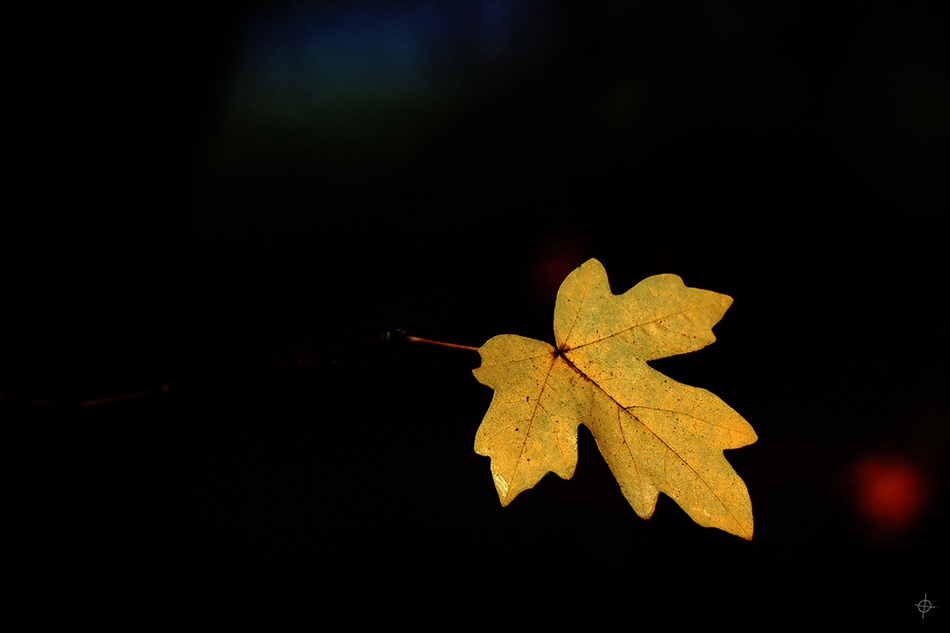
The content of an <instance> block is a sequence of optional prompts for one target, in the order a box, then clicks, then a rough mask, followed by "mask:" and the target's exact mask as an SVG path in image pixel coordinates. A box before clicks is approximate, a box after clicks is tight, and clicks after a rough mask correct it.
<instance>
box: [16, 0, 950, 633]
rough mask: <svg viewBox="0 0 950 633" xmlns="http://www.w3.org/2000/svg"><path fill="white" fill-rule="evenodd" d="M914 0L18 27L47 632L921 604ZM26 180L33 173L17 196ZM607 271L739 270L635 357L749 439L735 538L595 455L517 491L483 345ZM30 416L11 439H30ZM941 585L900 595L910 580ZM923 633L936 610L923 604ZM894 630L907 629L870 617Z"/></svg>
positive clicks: (48, 13)
mask: <svg viewBox="0 0 950 633" xmlns="http://www.w3.org/2000/svg"><path fill="white" fill-rule="evenodd" d="M946 17H947V16H946V10H945V9H939V10H938V9H935V8H934V4H932V3H927V4H924V3H897V2H873V3H837V2H831V3H800V2H795V3H793V2H769V3H752V2H735V1H710V0H706V1H694V2H656V1H653V0H645V1H630V2H613V1H611V2H595V3H568V2H531V1H528V2H519V3H509V2H499V1H493V0H460V1H458V2H451V3H445V2H431V1H422V0H403V1H389V2H376V1H363V0H360V1H352V0H351V1H349V2H319V3H318V2H305V1H301V2H270V3H255V2H237V3H232V4H231V5H230V6H229V7H228V8H227V9H224V10H221V11H205V10H200V9H196V8H195V7H194V6H193V5H185V4H183V3H180V4H176V3H170V4H169V3H165V4H162V5H154V6H151V5H149V6H147V7H146V6H143V5H136V6H135V7H134V8H130V7H129V6H126V5H125V4H124V3H108V2H98V3H82V4H79V5H77V4H69V5H65V6H62V7H55V8H54V7H48V8H46V9H43V10H42V11H37V14H36V16H34V18H33V19H32V21H31V23H30V24H29V25H28V26H29V28H28V29H27V30H28V34H29V48H28V50H27V51H26V54H25V55H24V57H25V63H24V64H23V65H24V66H25V67H26V68H27V82H28V83H27V89H26V91H25V93H26V94H25V102H24V105H25V107H26V109H27V111H28V117H27V118H26V119H25V121H26V122H27V124H26V126H25V127H26V130H25V132H26V135H27V139H28V140H27V144H26V145H25V146H24V147H23V148H22V151H20V156H19V161H18V162H19V163H20V164H21V165H22V166H23V167H25V168H26V170H27V175H26V176H25V177H24V178H23V179H22V180H21V182H22V184H23V185H25V187H26V188H27V189H28V190H29V195H28V196H27V197H25V198H22V199H23V200H25V202H22V203H20V204H21V205H23V209H22V211H20V212H19V213H18V214H16V215H17V218H18V219H20V220H24V222H23V225H22V228H20V226H19V223H18V228H17V229H16V230H12V231H11V235H12V237H13V238H14V240H13V241H14V242H15V244H14V245H13V246H12V248H11V250H10V251H9V252H11V253H12V255H13V259H14V263H13V267H12V271H13V272H12V274H11V275H10V276H9V278H7V279H6V280H5V281H6V282H7V284H6V285H7V288H8V292H7V295H6V296H7V297H8V300H9V301H10V303H9V304H8V305H7V306H6V307H5V308H4V310H3V312H4V316H3V319H4V321H5V324H6V325H5V327H4V331H5V332H6V333H7V334H6V336H5V337H4V338H5V339H6V340H4V341H2V346H3V347H2V349H3V350H4V352H3V354H2V358H0V363H2V375H0V378H2V385H0V394H2V400H0V415H3V417H4V418H6V419H8V420H13V421H14V422H16V424H14V425H11V427H10V428H15V429H22V430H24V431H25V433H24V436H23V440H22V441H20V440H18V439H16V440H14V441H13V446H11V449H13V450H14V451H15V452H16V453H17V455H18V456H20V455H22V458H21V459H20V460H17V461H18V462H19V461H22V462H23V464H22V466H20V467H18V468H17V472H18V478H17V479H16V480H14V482H13V487H14V488H15V489H16V491H17V494H23V495H24V497H23V500H24V502H25V504H26V506H25V509H24V510H23V512H22V514H21V515H20V516H21V517H24V518H23V519H22V523H23V525H22V527H23V528H24V529H25V534H26V536H27V537H28V538H29V541H28V542H29V543H31V544H30V545H29V546H28V547H26V548H25V549H26V552H27V555H28V556H29V558H30V559H31V563H30V565H29V570H28V573H29V578H30V580H29V581H28V582H27V583H25V584H26V586H27V587H30V588H33V587H35V588H36V589H37V591H36V592H35V595H37V596H39V599H40V603H39V604H38V605H37V607H36V614H37V617H38V618H39V619H40V621H43V620H46V621H49V622H52V623H53V624H54V625H56V626H59V627H66V626H68V627H70V628H71V629H77V628H78V629H81V628H82V627H88V629H89V630H112V629H115V630H152V629H154V630H168V627H169V625H173V626H179V625H180V624H181V623H188V625H191V624H193V623H194V624H207V625H211V626H216V625H219V624H221V623H222V622H224V621H226V620H232V619H233V620H235V621H239V622H244V623H247V622H249V621H251V619H252V618H258V617H259V618H262V620H263V621H265V622H269V623H270V624H271V625H275V624H276V625H281V624H304V625H306V624H311V623H312V624H319V623H323V622H324V621H326V622H334V621H338V619H339V618H340V617H341V616H346V617H347V620H346V621H347V622H353V623H355V624H363V623H364V622H366V623H368V624H375V623H377V621H384V622H386V623H387V624H404V623H407V624H409V625H413V624H416V623H420V624H422V623H425V624H427V625H432V624H435V625H437V626H438V625H442V626H444V627H446V628H448V627H454V626H455V625H456V624H457V623H458V622H465V621H468V620H484V621H485V622H490V623H492V624H493V625H494V626H501V627H507V626H512V627H514V626H519V625H525V624H529V623H530V624H533V625H535V626H538V625H541V626H545V625H547V624H549V623H550V622H557V623H559V624H560V625H564V624H567V623H569V622H571V623H576V624H577V625H579V626H587V627H591V626H598V625H599V624H601V623H603V624H605V625H612V626H614V625H616V624H617V623H618V622H621V623H624V624H627V623H629V625H630V626H637V625H642V624H646V625H651V626H652V625H657V624H682V623H696V624H701V623H705V624H710V625H712V624H718V623H720V622H724V623H728V625H729V626H739V627H743V626H749V627H752V626H755V627H763V626H764V627H771V626H773V624H774V623H796V624H806V623H809V624H810V623H825V622H830V623H842V624H850V625H855V626H858V625H862V624H868V625H877V626H884V625H885V624H886V625H892V626H893V625H902V626H908V627H909V626H939V623H940V621H941V620H946V619H947V618H948V617H950V592H948V583H947V574H946V570H947V568H948V566H947V562H948V560H947V552H946V549H947V548H946V546H945V538H946V534H948V533H950V530H948V527H950V526H948V520H947V494H948V492H947V483H948V480H947V477H946V461H947V456H948V442H950V426H948V423H950V404H948V395H947V391H948V390H947V385H948V384H950V380H948V373H950V372H948V370H947V363H946V359H947V357H948V356H947V352H948V344H947V338H948V337H947V336H946V334H945V333H944V332H943V328H944V325H945V321H946V305H947V302H946V298H945V295H946V288H947V286H946V272H947V264H946V255H945V248H946V247H945V244H946V239H945V236H946V229H945V228H941V227H942V226H943V224H942V221H941V220H940V219H939V218H940V217H941V216H942V215H945V213H946V210H947V208H948V202H950V200H948V194H947V186H948V174H950V164H948V163H950V161H948V153H947V147H948V141H950V77H948V74H950V73H948V68H950V58H948V48H947V44H946V32H947V30H946V27H947V22H946V19H945V18H946ZM17 184H20V182H18V183H17ZM590 257H596V258H598V259H599V260H600V261H601V262H602V263H603V264H604V266H605V267H606V269H607V272H608V275H609V277H610V281H611V286H612V288H613V291H614V292H615V293H618V294H619V293H622V292H624V291H626V290H627V289H629V288H630V287H631V286H633V285H634V284H635V283H637V282H638V281H640V280H641V279H643V278H645V277H647V276H649V275H653V274H657V273H675V274H678V275H680V276H681V277H682V278H683V279H684V281H685V282H686V284H687V285H689V286H694V287H699V288H705V289H709V290H714V291H717V292H721V293H725V294H728V295H730V296H732V297H733V298H734V300H735V301H734V304H733V306H732V307H731V308H730V310H729V311H728V312H727V313H726V316H725V318H724V319H723V321H722V322H721V323H720V324H719V325H717V326H716V328H715V332H716V335H717V339H718V340H717V342H716V343H715V344H714V345H712V346H710V347H708V348H706V349H704V350H702V351H700V352H697V353H694V354H689V355H685V356H681V357H676V358H671V359H664V360H661V361H657V362H655V363H652V364H653V366H654V367H655V368H657V369H658V370H660V371H663V372H664V373H667V374H668V375H670V376H671V377H673V378H675V379H677V380H679V381H681V382H684V383H687V384H691V385H695V386H700V387H704V388H707V389H709V390H711V391H712V392H714V393H716V394H717V395H719V396H720V397H721V398H723V399H724V400H725V401H726V402H727V403H729V404H730V405H731V406H733V408H735V409H736V410H737V411H738V412H739V413H740V414H742V415H743V416H744V417H745V418H746V419H748V420H749V421H750V422H751V424H752V425H753V426H754V428H755V429H756V431H757V433H758V435H759V441H758V442H757V443H756V444H754V445H752V446H749V447H745V448H742V449H739V450H735V451H728V452H727V457H728V459H729V460H730V462H731V463H732V464H733V466H734V467H735V468H736V470H737V471H738V472H739V474H740V475H741V476H742V477H743V479H744V480H745V481H746V483H747V485H748V488H749V490H750V493H751V497H752V503H753V508H754V512H755V521H756V531H755V536H754V539H753V540H752V541H751V542H746V541H744V540H742V539H739V538H737V537H735V536H731V535H728V534H725V533H723V532H719V531H716V530H704V529H702V528H700V527H698V526H696V525H695V524H693V523H692V522H691V521H690V520H689V518H688V517H687V516H686V515H685V513H683V512H682V511H681V510H680V509H679V508H678V507H677V506H676V504H675V503H673V502H672V501H671V500H670V499H668V498H666V497H664V496H661V498H660V501H659V503H658V505H657V509H656V512H655V514H654V516H653V517H652V518H651V519H650V520H649V521H643V520H641V519H639V518H638V517H637V516H636V514H635V513H634V512H633V510H632V509H631V508H630V507H629V505H627V503H626V501H625V500H624V498H623V496H622V495H621V493H620V491H619V488H618V487H617V485H616V483H615V481H614V479H613V477H612V476H611V474H610V472H609V471H608V469H607V467H606V465H605V464H604V462H603V460H602V458H601V457H600V455H599V454H598V452H597V449H596V446H595V444H594V442H593V439H592V437H591V436H590V434H589V433H588V432H587V430H586V429H584V428H583V427H582V428H581V429H580V431H579V434H580V440H579V443H580V457H579V462H578V467H577V471H576V474H575V476H574V478H573V479H572V480H571V481H563V480H560V479H558V478H557V477H556V476H554V475H548V476H547V477H546V478H545V479H544V480H542V482H541V483H540V484H539V485H538V486H537V487H536V488H535V489H533V490H531V491H528V492H526V493H524V494H522V495H521V496H520V497H519V498H518V499H517V500H516V502H514V503H513V504H511V505H510V506H509V507H507V508H501V507H500V505H499V503H498V499H497V496H496V493H495V491H494V487H493V484H492V480H491V476H490V474H489V466H488V459H486V458H483V457H479V456H477V455H475V454H474V452H473V450H472V444H473V441H474V436H475V430H476V429H477V427H478V424H479V423H480V421H481V418H482V416H483V415H484V413H485V412H486V411H487V409H488V405H489V403H490V402H491V397H492V392H491V390H490V389H488V388H487V387H484V386H483V385H481V384H479V383H478V382H477V381H476V380H475V379H474V378H473V376H472V375H471V369H473V368H474V367H477V366H478V364H479V357H478V354H477V353H475V352H472V351H466V350H456V349H449V348H441V347H435V346H427V345H419V344H406V345H392V346H378V347H372V348H369V349H367V350H365V351H364V352H363V353H360V354H348V355H345V356H344V357H342V358H340V359H339V360H338V362H336V363H334V364H329V363H324V364H321V365H320V366H318V367H316V368H315V369H314V370H313V371H310V372H300V373H296V374H292V375H289V376H282V377H273V378H268V379H264V380H258V381H254V382H248V383H241V384H237V385H232V386H228V387H223V388H220V389H216V390H209V391H203V392H199V393H194V394H184V395H180V396H178V397H166V398H145V399H140V400H134V401H129V402H124V403H118V404H112V405H102V406H97V407H86V408H76V407H71V406H69V403H70V402H76V401H82V400H88V399H94V398H101V397H107V396H111V395H114V394H120V393H129V392H135V391H138V390H142V389H148V388H151V387H154V386H156V385H160V384H162V383H163V382H166V381H169V380H188V379H195V378H201V377H203V376H209V375H214V374H217V373H220V372H231V371H241V370H245V369H247V368H251V367H258V366H262V365H263V366H266V365H269V364H272V363H278V362H281V361H284V360H286V359H293V358H295V357H297V355H299V354H300V353H303V352H310V353H313V354H321V353H324V352H326V351H328V350H334V349H338V348H343V347H347V346H350V345H354V344H358V343H360V342H363V341H367V340H374V339H376V338H377V337H378V336H379V335H380V334H381V333H382V332H385V331H387V330H390V329H392V328H396V327H401V328H405V330H406V331H408V332H409V333H410V334H412V335H416V336H421V337H426V338H432V339H437V340H443V341H448V342H453V343H459V344H463V345H471V346H479V345H481V344H483V343H484V342H485V341H486V340H488V339H489V338H490V337H492V336H494V335H496V334H503V333H513V334H521V335H524V336H530V337H533V338H539V339H543V340H547V341H551V340H552V338H553V334H552V330H551V323H552V315H553V308H554V298H555V294H556V292H557V288H558V285H559V284H560V282H561V280H563V278H564V277H565V276H566V275H567V274H568V273H569V272H570V271H571V270H572V269H573V268H575V267H576V266H578V265H580V264H581V263H583V262H584V261H586V260H587V259H589V258H590ZM14 437H16V436H14ZM925 593H926V594H927V598H928V599H929V600H930V601H931V602H932V603H933V604H934V605H937V606H938V607H942V608H938V609H935V610H932V611H930V612H928V613H927V614H926V615H925V618H924V619H923V620H921V613H920V612H919V611H918V609H917V607H916V606H915V605H916V604H917V603H918V602H919V601H920V600H923V598H924V595H925ZM931 623H933V624H931ZM890 630H896V629H894V628H891V629H890Z"/></svg>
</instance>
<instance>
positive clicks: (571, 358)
mask: <svg viewBox="0 0 950 633" xmlns="http://www.w3.org/2000/svg"><path fill="white" fill-rule="evenodd" d="M731 303H732V298H731V297H728V296H726V295H722V294H719V293H716V292H711V291H709V290H700V289H698V288H687V287H686V286H685V285H684V284H683V280H682V279H680V278H679V277H678V276H676V275H655V276H653V277H649V278H647V279H644V280H643V281H641V282H640V283H638V284H637V285H636V286H634V287H633V288H632V289H630V290H629V291H627V292H626V293H624V294H622V295H614V294H612V293H611V292H610V286H609V284H608V282H607V272H606V271H605V270H604V267H603V265H601V263H600V262H599V261H597V260H596V259H591V260H588V261H587V262H586V263H584V264H583V265H581V266H580V267H578V268H577V269H576V270H574V271H573V272H572V273H571V274H570V275H568V276H567V279H565V280H564V282H563V283H562V284H561V288H560V289H559V290H558V293H557V302H556V304H555V308H554V339H555V342H556V344H557V347H556V348H554V347H551V346H550V345H549V344H547V343H545V342H543V341H538V340H535V339H530V338H525V337H523V336H516V335H513V334H503V335H501V336H496V337H494V338H492V339H490V340H489V341H488V342H487V343H485V344H484V345H483V346H482V347H481V348H479V350H478V352H479V354H481V357H482V364H481V366H480V367H478V368H477V369H475V370H473V372H474V374H475V377H476V378H477V379H478V381H479V382H481V383H482V384H484V385H487V386H489V387H491V388H492V389H494V390H495V395H494V397H493V398H492V402H491V406H490V407H489V409H488V413H486V414H485V418H484V420H482V423H481V425H480V426H479V427H478V432H477V434H476V436H475V452H476V453H478V454H479V455H485V456H488V457H491V473H492V477H493V478H494V480H495V487H496V489H497V490H498V497H499V499H500V500H501V504H502V505H503V506H505V505H508V504H509V503H511V501H512V500H513V499H514V498H515V497H516V496H517V495H518V494H519V493H521V492H522V491H524V490H527V489H529V488H532V487H534V485H535V484H537V483H538V481H540V480H541V478H542V477H543V476H544V475H545V474H546V473H548V472H549V471H550V472H553V473H556V474H557V475H559V476H560V477H562V478H563V479H570V478H571V476H572V475H573V474H574V467H575V466H576V465H577V426H578V425H579V424H584V425H586V426H587V427H588V428H589V429H590V431H591V433H592V434H593V436H594V439H595V440H596V441H597V447H598V448H599V449H600V452H601V454H602V455H603V456H604V459H605V460H606V461H607V465H608V466H609V467H610V470H611V471H612V472H613V474H614V476H615V477H616V478H617V481H618V482H619V483H620V489H621V490H622V491H623V494H624V496H625V497H626V498H627V501H629V502H630V505H631V506H633V509H634V510H636V512H637V514H638V515H640V516H641V517H643V518H644V519H649V518H650V516H651V515H652V514H653V510H654V509H655V508H656V499H657V494H658V493H659V492H662V493H664V494H666V495H668V496H669V497H671V498H672V499H673V500H674V501H676V503H678V504H679V505H680V507H681V508H682V509H683V510H684V511H686V513H687V514H688V515H689V516H690V517H691V518H692V519H693V520H694V521H696V522H697V523H699V524H700V525H703V526H705V527H716V528H719V529H721V530H725V531H726V532H730V533H732V534H736V535H737V536H741V537H742V538H745V539H751V538H752V502H751V501H750V499H749V492H748V490H747V489H746V486H745V483H744V482H743V481H742V479H741V478H739V475H737V474H736V472H735V470H733V469H732V466H730V465H729V462H727V461H726V459H725V457H724V456H723V454H722V451H723V449H728V448H739V447H740V446H746V445H748V444H752V443H753V442H755V441H756V439H757V438H756V435H755V431H754V430H753V429H752V426H751V425H749V423H748V422H746V421H745V420H744V419H743V418H742V417H741V416H740V415H739V414H738V413H736V412H735V411H734V410H733V409H732V408H731V407H730V406H729V405H727V404H726V403H725V402H723V401H722V400H720V399H719V398H718V397H717V396H715V395H714V394H712V393H710V392H709V391H707V390H705V389H700V388H697V387H690V386H688V385H684V384H682V383H679V382H676V381H675V380H673V379H671V378H668V377H667V376H664V375H663V374H661V373H660V372H658V371H656V370H654V369H653V368H652V367H650V366H649V365H647V361H650V360H654V359H658V358H665V357H667V356H673V355H675V354H685V353H687V352H693V351H696V350H698V349H702V348H703V347H705V346H707V345H709V344H710V343H712V342H713V341H714V340H716V337H715V336H713V333H712V326H713V325H715V324H716V323H717V322H718V321H719V319H721V318H722V315H723V314H724V313H725V312H726V309H727V308H728V307H729V305H730V304H731Z"/></svg>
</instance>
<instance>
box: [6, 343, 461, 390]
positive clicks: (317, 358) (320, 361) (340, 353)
mask: <svg viewBox="0 0 950 633" xmlns="http://www.w3.org/2000/svg"><path fill="white" fill-rule="evenodd" d="M403 341H409V342H413V343H431V344H433V345H442V346H444V347H455V348H458V349H468V350H476V351H477V350H478V348H477V347H471V346H469V345H457V344H455V343H443V342H441V341H433V340H431V339H427V338H420V337H418V336H408V335H406V333H405V331H403V330H390V331H388V332H384V333H383V334H381V335H380V336H378V337H376V338H373V339H370V340H367V341H363V342H360V343H356V344H355V345H348V346H346V347H341V348H337V349H333V350H329V351H325V352H320V353H316V354H314V353H310V352H304V353H303V354H300V355H299V356H298V357H297V358H294V359H290V360H285V361H282V362H280V363H277V364H270V365H264V366H261V367H255V368H252V369H248V370H243V371H236V372H230V373H225V374H218V375H215V376H208V377H204V378H198V379H194V380H180V381H171V382H166V383H164V384H162V385H158V386H157V387H152V388H150V389H143V390H140V391H133V392H130V393H122V394H117V395H114V396H106V397H104V398H91V399H87V400H72V401H56V400H47V399H45V398H36V397H25V398H20V400H21V401H25V402H28V403H30V404H31V405H33V406H37V407H81V408H85V407H95V406H99V405H104V404H112V403H115V402H124V401H128V400H139V399H142V398H146V397H149V396H157V395H164V396H170V395H179V394H183V393H194V392H197V391H204V390H207V389H211V388H214V387H221V386H225V385H231V384H235V383H240V382H246V381H249V380H257V379H261V378H268V377H271V376H279V375H283V374H288V373H297V372H304V371H308V370H311V369H313V368H315V367H320V366H323V365H326V364H332V363H336V362H337V361H339V360H341V359H343V358H345V357H347V356H353V355H355V354H358V353H360V352H365V351H370V350H373V349H383V348H384V347H388V346H392V345H393V344H394V343H396V344H398V343H400V342H403ZM14 400H17V398H14V397H10V396H7V395H3V394H0V403H2V402H8V401H14Z"/></svg>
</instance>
